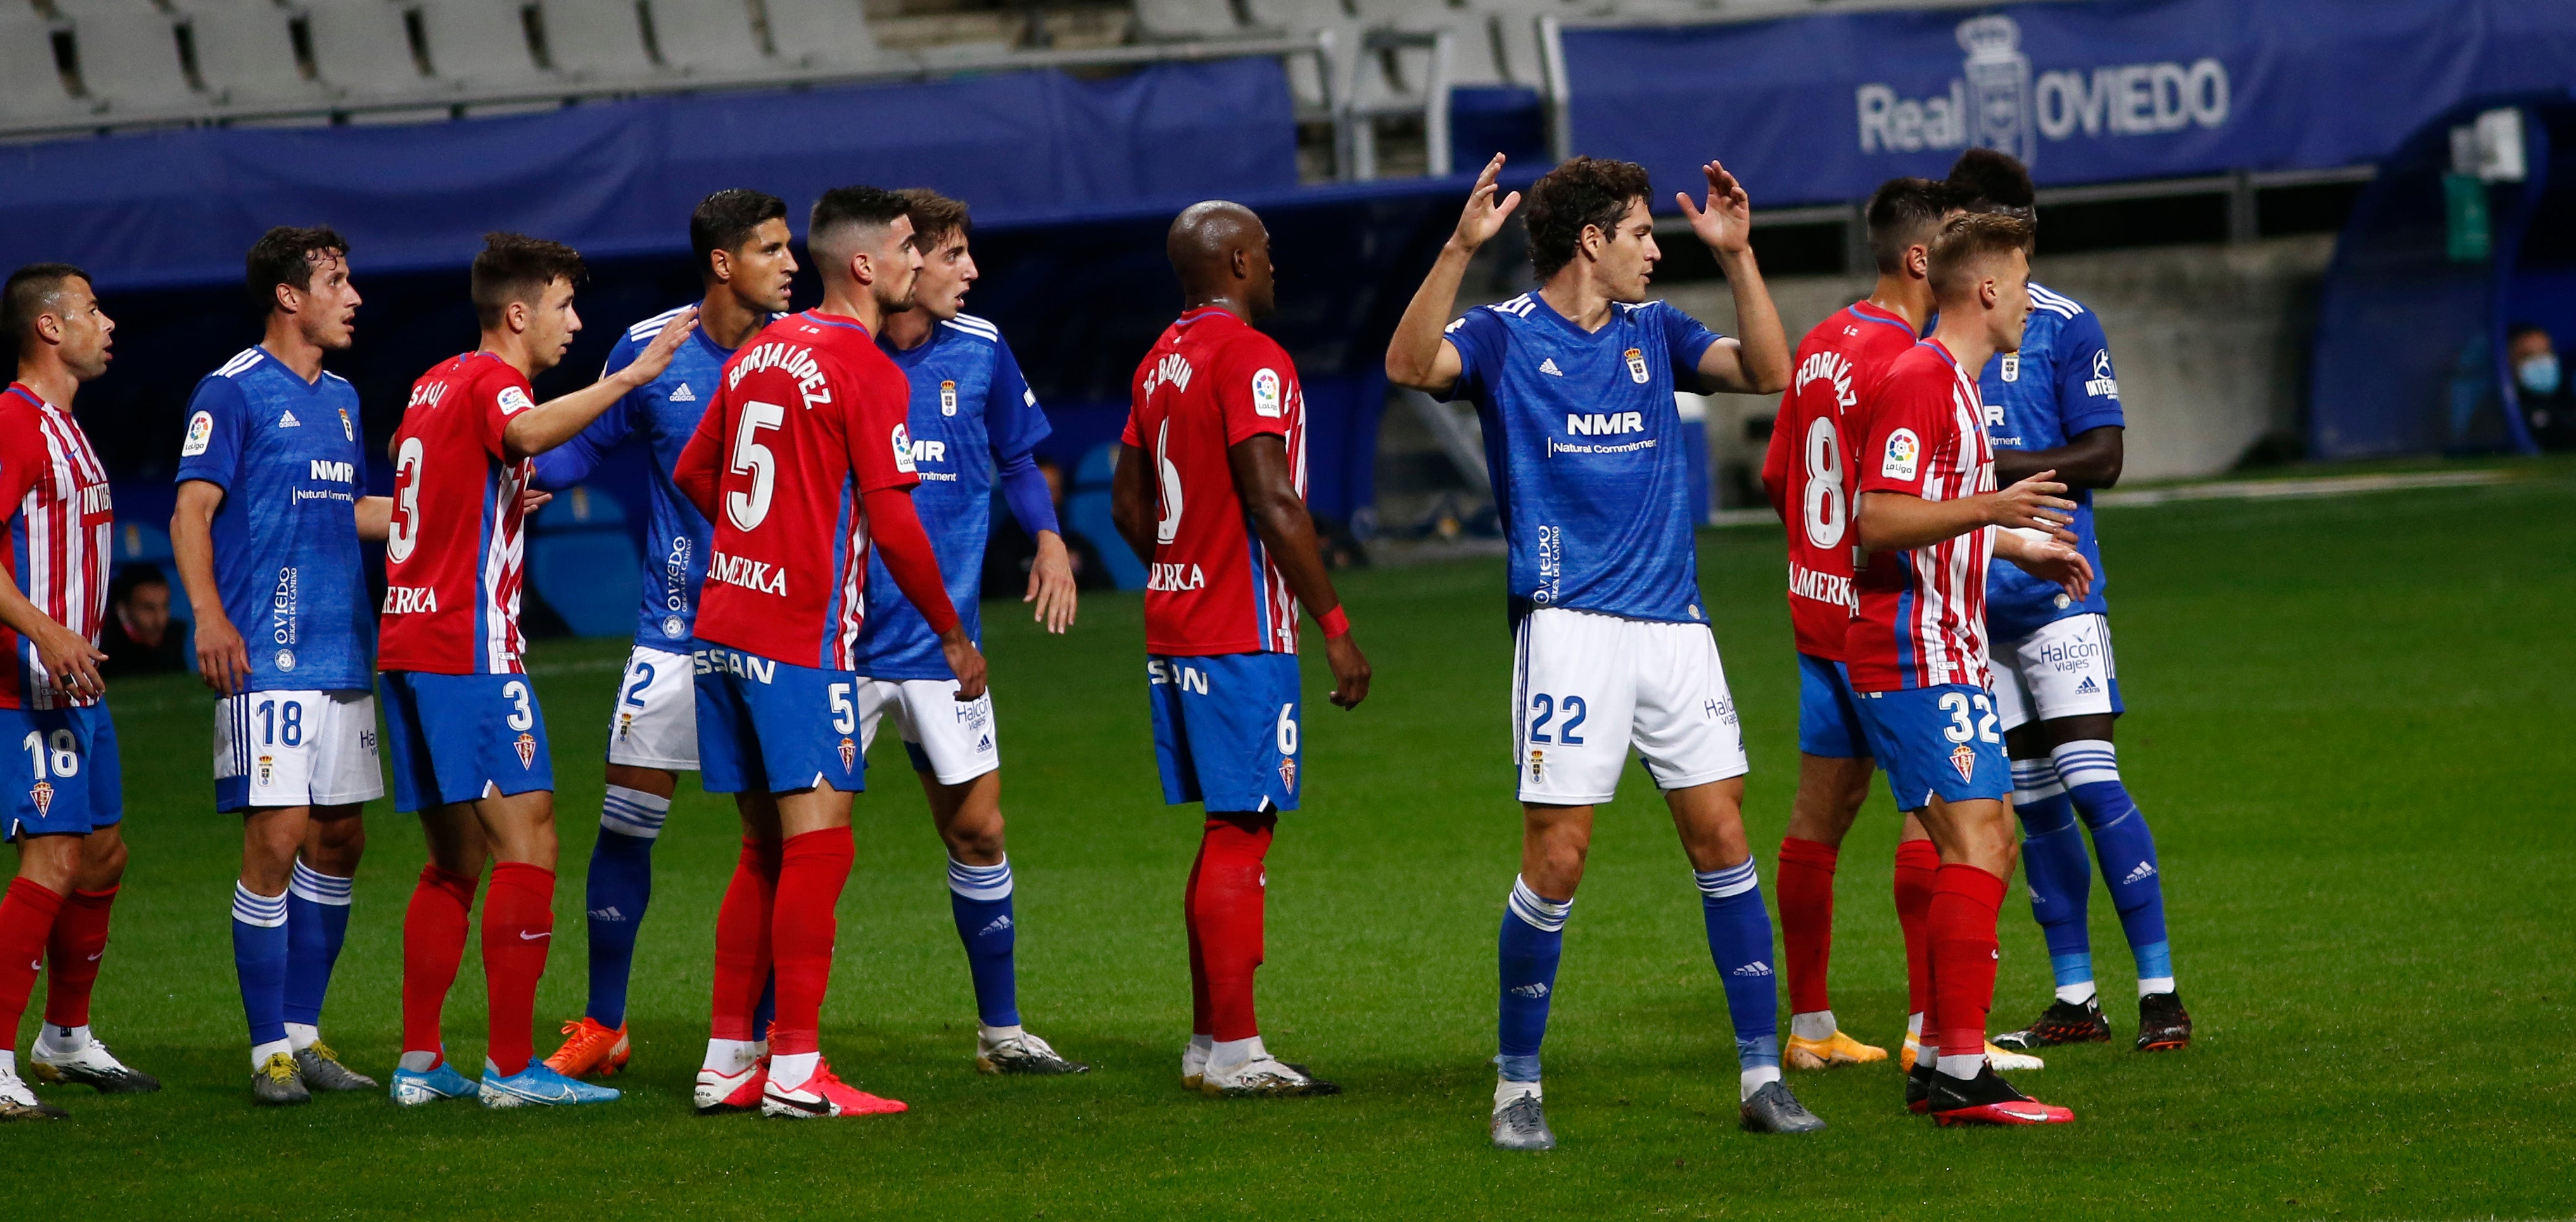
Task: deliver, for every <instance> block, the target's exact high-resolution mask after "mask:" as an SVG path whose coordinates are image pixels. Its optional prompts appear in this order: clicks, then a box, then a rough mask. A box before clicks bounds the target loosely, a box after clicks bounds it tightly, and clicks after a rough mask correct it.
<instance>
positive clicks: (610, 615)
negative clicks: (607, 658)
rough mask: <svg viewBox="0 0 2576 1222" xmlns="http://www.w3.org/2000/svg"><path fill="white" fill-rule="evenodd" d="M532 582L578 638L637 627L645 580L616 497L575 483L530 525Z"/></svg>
mask: <svg viewBox="0 0 2576 1222" xmlns="http://www.w3.org/2000/svg"><path fill="white" fill-rule="evenodd" d="M528 580H529V582H530V584H532V585H534V586H535V587H536V590H537V596H538V597H539V598H542V599H544V600H545V601H546V605H547V606H549V607H552V608H554V611H555V614H557V615H560V616H562V617H563V621H564V623H565V625H566V626H568V627H570V628H571V629H572V634H573V635H574V636H625V635H627V634H629V633H632V632H634V631H635V600H636V598H637V596H638V594H639V592H640V590H641V585H640V583H641V581H642V578H641V577H640V576H639V575H638V570H637V568H636V563H635V540H634V539H633V538H632V537H631V536H629V535H628V534H627V533H626V513H625V510H624V509H623V508H622V507H621V506H619V505H618V503H617V498H615V497H613V496H609V495H607V494H606V493H603V492H597V491H594V490H592V489H591V487H590V486H589V485H587V484H576V485H574V486H573V487H571V488H567V489H565V490H564V491H563V493H562V494H561V495H559V496H557V497H555V499H554V500H553V502H552V503H550V504H548V505H547V506H546V507H545V508H543V509H540V510H538V511H537V516H536V520H535V521H533V522H530V523H529V525H528Z"/></svg>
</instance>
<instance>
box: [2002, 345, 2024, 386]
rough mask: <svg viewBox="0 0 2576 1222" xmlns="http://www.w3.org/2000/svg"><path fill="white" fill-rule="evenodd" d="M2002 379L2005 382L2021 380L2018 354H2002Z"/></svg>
mask: <svg viewBox="0 0 2576 1222" xmlns="http://www.w3.org/2000/svg"><path fill="white" fill-rule="evenodd" d="M2003 377H2004V380H2005V381H2007V382H2018V381H2020V380H2021V354H2020V353H2018V352H2007V353H2005V354H2004V367H2003Z"/></svg>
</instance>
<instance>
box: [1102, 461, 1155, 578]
mask: <svg viewBox="0 0 2576 1222" xmlns="http://www.w3.org/2000/svg"><path fill="white" fill-rule="evenodd" d="M1152 480H1153V477H1152V476H1150V475H1147V474H1146V473H1145V452H1144V451H1143V450H1140V449H1137V448H1136V447H1134V446H1131V445H1121V446H1119V447H1118V466H1117V468H1116V469H1115V470H1114V471H1113V472H1112V473H1111V474H1110V476H1109V520H1110V521H1112V522H1115V523H1117V525H1118V537H1119V538H1121V539H1125V540H1126V541H1127V550H1128V551H1131V552H1134V553H1136V559H1137V561H1138V562H1139V563H1142V564H1152V563H1154V527H1153V521H1154V507H1153V493H1152V492H1151V490H1150V489H1151V488H1152Z"/></svg>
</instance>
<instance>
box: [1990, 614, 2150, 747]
mask: <svg viewBox="0 0 2576 1222" xmlns="http://www.w3.org/2000/svg"><path fill="white" fill-rule="evenodd" d="M1994 663H1995V712H1996V713H1997V714H1999V715H2001V716H2002V718H2003V723H2004V728H2005V729H2007V730H2014V729H2019V728H2021V727H2022V726H2025V725H2028V724H2030V723H2031V722H2033V721H2055V720H2057V719H2058V718H2060V717H2081V716H2084V715H2086V714H2088V713H2117V712H2119V711H2120V670H2119V667H2118V666H2116V665H2114V664H2113V663H2112V660H2111V621H2110V619H2109V617H2107V616H2104V615H2101V614H2098V613H2097V614H2092V615H2070V616H2067V617H2066V618H2065V619H2061V620H2051V621H2049V622H2048V623H2046V624H2042V625H2040V627H2039V630H2038V631H2036V632H2033V633H2031V634H2030V635H2029V636H2026V637H2023V638H2022V639H2020V640H2018V641H2011V642H2007V643H2001V644H1998V645H1996V646H1995V650H1994Z"/></svg>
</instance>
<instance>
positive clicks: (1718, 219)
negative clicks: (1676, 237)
mask: <svg viewBox="0 0 2576 1222" xmlns="http://www.w3.org/2000/svg"><path fill="white" fill-rule="evenodd" d="M1699 169H1700V173H1702V174H1705V175H1707V176H1708V203H1707V204H1706V206H1702V205H1699V204H1694V203H1692V202H1691V197H1690V193H1689V192H1687V191H1677V192H1675V193H1674V194H1673V199H1674V200H1675V201H1677V202H1679V203H1680V204H1681V206H1682V215H1683V216H1686V217H1689V218H1690V227H1691V233H1693V234H1694V235H1697V236H1698V238H1699V240H1700V241H1701V242H1702V243H1703V244H1705V245H1706V246H1707V247H1708V248H1709V249H1710V250H1713V251H1716V252H1717V253H1719V254H1722V255H1740V254H1743V253H1744V252H1745V251H1747V250H1750V249H1752V246H1753V198H1752V197H1751V196H1748V195H1746V194H1745V193H1744V184H1742V183H1739V182H1737V181H1735V175H1733V174H1730V173H1728V172H1727V170H1726V167H1725V166H1722V165H1719V164H1718V163H1716V162H1714V161H1712V162H1710V163H1708V164H1707V165H1704V166H1701V167H1700V168H1699Z"/></svg>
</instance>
